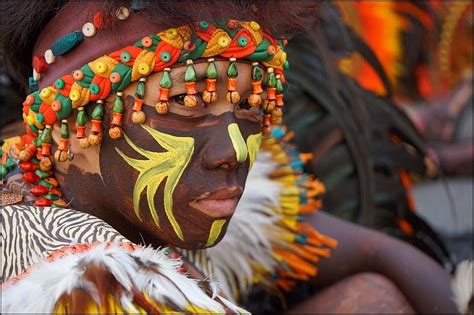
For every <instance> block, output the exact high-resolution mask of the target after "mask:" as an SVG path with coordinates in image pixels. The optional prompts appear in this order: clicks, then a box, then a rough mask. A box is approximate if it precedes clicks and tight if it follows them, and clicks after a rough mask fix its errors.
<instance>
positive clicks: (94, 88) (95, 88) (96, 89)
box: [89, 83, 100, 95]
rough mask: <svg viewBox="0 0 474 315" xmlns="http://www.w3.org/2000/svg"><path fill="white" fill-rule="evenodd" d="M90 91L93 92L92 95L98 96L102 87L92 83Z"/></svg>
mask: <svg viewBox="0 0 474 315" xmlns="http://www.w3.org/2000/svg"><path fill="white" fill-rule="evenodd" d="M89 91H91V94H94V95H97V94H99V92H100V87H99V86H98V85H97V84H95V83H92V84H91V85H90V86H89Z"/></svg>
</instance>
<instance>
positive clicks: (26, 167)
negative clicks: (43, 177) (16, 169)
mask: <svg viewBox="0 0 474 315" xmlns="http://www.w3.org/2000/svg"><path fill="white" fill-rule="evenodd" d="M20 169H21V170H22V171H23V172H33V171H35V170H36V165H35V164H33V163H31V162H22V163H20Z"/></svg>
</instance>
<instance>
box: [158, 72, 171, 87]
mask: <svg viewBox="0 0 474 315" xmlns="http://www.w3.org/2000/svg"><path fill="white" fill-rule="evenodd" d="M160 86H161V87H162V88H167V89H170V88H171V87H172V86H173V81H171V77H170V72H169V71H167V70H165V71H163V74H162V75H161V79H160Z"/></svg>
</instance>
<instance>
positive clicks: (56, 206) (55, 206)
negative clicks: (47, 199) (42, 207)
mask: <svg viewBox="0 0 474 315" xmlns="http://www.w3.org/2000/svg"><path fill="white" fill-rule="evenodd" d="M51 207H54V208H64V205H60V204H58V203H53V204H51Z"/></svg>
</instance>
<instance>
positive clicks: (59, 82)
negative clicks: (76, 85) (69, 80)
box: [55, 79, 66, 90]
mask: <svg viewBox="0 0 474 315" xmlns="http://www.w3.org/2000/svg"><path fill="white" fill-rule="evenodd" d="M55 85H56V88H57V89H59V90H62V89H64V86H65V85H66V84H65V83H64V80H62V79H57V80H56V82H55Z"/></svg>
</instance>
